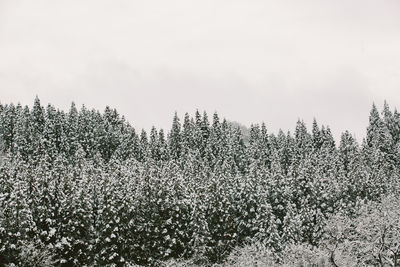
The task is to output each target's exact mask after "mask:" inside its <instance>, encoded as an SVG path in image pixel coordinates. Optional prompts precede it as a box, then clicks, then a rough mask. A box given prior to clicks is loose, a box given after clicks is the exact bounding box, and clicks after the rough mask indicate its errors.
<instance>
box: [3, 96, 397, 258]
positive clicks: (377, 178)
mask: <svg viewBox="0 0 400 267" xmlns="http://www.w3.org/2000/svg"><path fill="white" fill-rule="evenodd" d="M243 133H244V131H243V129H240V128H239V127H238V125H237V124H233V123H229V122H227V121H226V120H221V119H220V118H219V116H218V114H216V113H215V114H213V116H212V117H211V118H209V117H208V114H206V113H205V112H204V113H203V114H200V113H199V112H198V111H197V112H196V113H195V115H194V117H191V116H189V115H188V114H185V116H184V118H183V120H181V118H179V116H178V115H177V114H175V115H174V117H173V120H172V127H171V129H170V131H168V132H164V131H163V130H162V129H156V128H152V129H151V131H150V132H149V133H146V132H145V131H143V130H142V131H141V132H136V130H135V128H134V127H132V126H131V125H130V124H129V123H128V122H127V121H126V120H125V118H124V117H122V116H120V115H119V114H118V112H117V111H116V110H115V109H111V108H109V107H107V108H106V109H105V110H104V112H102V113H100V112H99V111H96V110H89V109H87V108H86V107H85V106H82V107H81V108H80V110H78V109H77V108H76V106H75V105H74V104H72V105H71V108H70V110H69V112H68V113H66V112H64V111H61V110H57V109H56V108H55V107H53V106H52V105H48V106H47V107H43V106H42V105H41V103H40V100H39V99H38V98H36V99H35V101H34V105H33V107H32V108H29V107H22V106H21V105H19V104H17V105H14V104H12V103H11V104H1V105H0V139H1V142H0V143H1V145H0V149H1V156H0V265H1V264H15V265H22V266H49V265H56V266H82V265H90V266H92V265H95V266H106V265H116V266H131V265H134V264H138V265H161V264H164V265H166V266H168V264H171V266H175V265H179V264H178V263H179V262H188V261H190V264H193V265H196V264H197V265H207V264H221V265H223V264H226V265H227V266H229V265H235V262H237V261H241V262H242V263H243V262H244V264H243V265H248V266H252V265H253V266H257V264H259V266H263V265H264V264H268V265H271V266H272V265H273V264H280V265H288V266H290V265H292V264H293V263H295V262H297V263H299V264H302V263H303V264H317V265H318V264H320V265H321V266H351V265H354V266H363V265H368V264H369V265H374V266H399V264H400V212H399V210H400V202H399V200H398V198H397V197H396V196H398V194H399V189H400V187H399V186H400V114H399V113H398V112H397V111H396V110H395V111H394V112H393V111H392V110H390V108H389V106H388V105H387V104H386V103H385V105H384V108H383V111H382V112H379V111H378V109H377V108H376V106H375V105H374V106H373V107H372V110H371V113H370V120H369V126H368V129H367V136H366V138H365V139H364V140H363V141H362V143H361V144H359V143H358V142H357V140H355V138H354V137H353V136H352V135H351V134H350V133H349V132H345V133H343V134H342V136H341V140H340V143H339V144H336V143H335V140H334V138H333V137H332V134H331V131H330V128H329V127H327V126H319V125H318V123H317V122H316V121H314V123H313V125H312V128H311V130H310V131H309V130H308V129H307V127H306V125H305V124H304V122H302V121H298V122H297V125H296V128H295V131H294V133H290V132H288V133H284V132H282V131H280V132H279V133H278V134H276V135H275V134H272V133H269V132H268V130H267V127H266V125H265V124H261V125H259V124H254V125H252V126H251V127H250V129H249V132H248V135H247V134H246V135H244V134H243ZM253 254H254V257H253V256H251V255H253ZM249 255H250V256H249ZM182 264H183V263H182ZM301 266H304V265H301Z"/></svg>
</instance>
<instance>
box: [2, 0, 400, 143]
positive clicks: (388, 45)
mask: <svg viewBox="0 0 400 267" xmlns="http://www.w3.org/2000/svg"><path fill="white" fill-rule="evenodd" d="M35 95H38V96H39V98H40V99H41V100H42V103H43V104H47V103H49V102H50V103H52V104H54V105H55V106H56V107H59V108H62V109H65V110H68V109H69V106H70V103H71V102H72V101H74V102H75V103H76V104H77V105H78V106H80V105H82V104H85V105H86V106H87V107H89V108H96V109H100V110H103V109H104V107H105V106H106V105H110V106H111V107H115V108H117V110H118V111H119V112H120V114H122V115H125V116H126V118H127V119H128V120H129V121H130V122H131V123H132V124H133V125H134V126H135V127H136V128H138V129H140V128H142V127H144V128H146V129H148V128H150V127H151V125H155V126H157V127H163V128H169V127H170V124H171V121H172V116H173V113H174V111H175V110H176V111H178V114H179V115H180V116H181V118H183V115H184V112H186V111H188V112H190V113H194V111H195V110H196V109H197V108H198V109H199V110H201V111H202V110H207V111H208V112H209V113H210V114H209V115H210V117H211V115H212V113H213V112H214V111H218V113H219V114H220V116H221V117H226V118H227V119H230V120H235V121H239V122H241V123H243V124H245V125H249V124H250V123H252V122H261V121H265V123H266V124H267V126H268V129H269V130H270V131H272V132H277V130H278V129H279V128H282V129H284V130H293V129H294V127H295V122H296V121H297V119H298V118H302V119H304V120H305V121H306V122H307V124H308V126H309V127H310V126H311V121H312V119H313V117H316V118H317V120H318V122H319V123H320V124H328V125H330V126H331V128H332V130H333V132H334V134H335V136H336V137H338V136H339V134H340V132H342V131H344V130H345V129H348V130H350V131H351V132H353V133H355V134H356V136H357V138H358V139H359V140H360V139H361V138H362V137H364V135H365V128H366V126H367V122H368V115H369V110H370V108H371V105H372V102H373V101H374V102H375V103H376V104H377V105H378V106H379V107H380V108H381V107H382V105H383V100H384V99H386V100H387V101H388V102H389V104H390V105H391V107H393V108H394V107H398V108H400V1H399V0H351V1H349V0H325V1H321V0H318V1H317V0H303V1H298V0H280V1H268V0H263V1H262V0H201V1H190V0H171V1H166V0H143V1H142V0H126V1H124V0H113V1H111V0H108V1H106V0H69V1H60V0H36V1H30V0H25V1H24V0H0V101H1V102H2V103H9V102H14V103H16V102H21V103H22V104H28V105H32V103H33V100H34V97H35Z"/></svg>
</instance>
